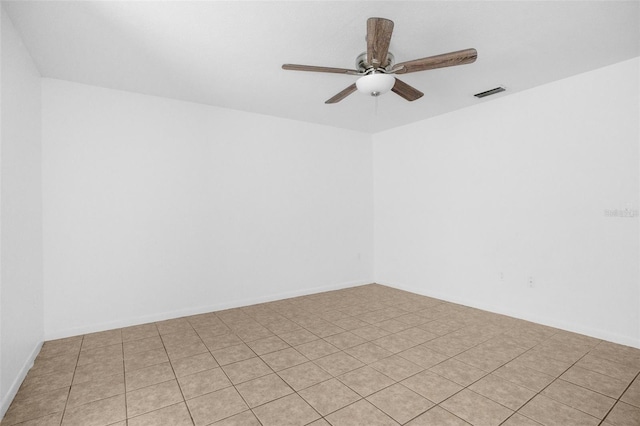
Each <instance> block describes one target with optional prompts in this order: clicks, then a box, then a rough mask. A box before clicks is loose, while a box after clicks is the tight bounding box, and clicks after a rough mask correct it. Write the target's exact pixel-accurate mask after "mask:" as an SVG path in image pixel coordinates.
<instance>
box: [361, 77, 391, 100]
mask: <svg viewBox="0 0 640 426" xmlns="http://www.w3.org/2000/svg"><path fill="white" fill-rule="evenodd" d="M395 83H396V78H395V77H394V76H392V75H390V74H384V73H372V74H368V75H365V76H363V77H360V78H359V79H358V80H357V81H356V87H357V88H358V91H359V92H362V93H364V94H366V95H371V96H380V95H382V94H383V93H387V92H388V91H389V90H391V88H392V87H393V85H394V84H395Z"/></svg>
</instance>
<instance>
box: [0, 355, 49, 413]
mask: <svg viewBox="0 0 640 426" xmlns="http://www.w3.org/2000/svg"><path fill="white" fill-rule="evenodd" d="M40 348H42V342H40V343H38V344H37V345H36V346H35V348H33V351H31V354H30V355H29V357H28V358H27V359H26V361H25V362H24V364H23V366H22V368H21V369H20V371H19V372H18V375H17V376H16V378H15V379H14V380H13V382H12V383H11V386H9V389H8V390H7V393H6V394H4V395H2V400H1V402H0V419H2V418H3V417H4V415H5V413H6V412H7V410H8V409H9V406H10V405H11V401H13V398H15V396H16V394H17V393H18V390H19V389H20V385H22V382H23V381H24V378H25V377H27V373H28V372H29V369H31V367H32V366H33V362H34V361H35V360H36V357H37V356H38V354H39V353H40Z"/></svg>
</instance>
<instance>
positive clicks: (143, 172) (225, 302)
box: [43, 79, 373, 338]
mask: <svg viewBox="0 0 640 426" xmlns="http://www.w3.org/2000/svg"><path fill="white" fill-rule="evenodd" d="M43 135H44V136H43V182H44V186H43V192H44V276H45V292H44V293H45V335H46V336H47V338H52V337H60V336H65V335H72V334H78V333H83V332H86V331H95V330H97V329H101V328H111V327H115V326H121V325H127V324H133V323H138V322H145V321H150V320H156V319H161V318H167V317H172V316H176V315H184V314H191V313H195V312H202V311H210V310H215V309H221V308H225V307H229V306H237V305H242V304H250V303H255V302H259V301H263V300H268V299H272V298H279V297H284V296H290V295H297V294H303V293H309V292H315V291H322V290H324V289H328V288H336V287H341V286H349V285H354V284H362V283H367V282H371V280H372V273H373V272H372V271H373V267H372V258H373V236H372V234H373V233H372V229H373V198H372V196H373V189H372V186H371V181H372V151H371V140H370V137H369V135H366V134H362V133H356V132H352V131H345V130H340V129H335V128H330V127H324V126H318V125H312V124H307V123H302V122H296V121H290V120H283V119H277V118H273V117H267V116H261V115H256V114H248V113H244V112H238V111H232V110H225V109H221V108H215V107H210V106H204V105H198V104H192V103H186V102H180V101H174V100H168V99H163V98H156V97H151V96H145V95H139V94H133V93H127V92H120V91H115V90H108V89H102V88H97V87H92V86H86V85H81V84H76V83H70V82H64V81H59V80H52V79H43Z"/></svg>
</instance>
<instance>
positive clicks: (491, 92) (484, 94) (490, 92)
mask: <svg viewBox="0 0 640 426" xmlns="http://www.w3.org/2000/svg"><path fill="white" fill-rule="evenodd" d="M505 90H506V89H505V88H504V87H496V88H495V89H491V90H487V91H486V92H480V93H476V94H475V95H473V96H475V97H476V98H486V97H487V96H491V95H495V94H496V93H500V92H504V91H505Z"/></svg>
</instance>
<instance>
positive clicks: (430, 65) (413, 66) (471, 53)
mask: <svg viewBox="0 0 640 426" xmlns="http://www.w3.org/2000/svg"><path fill="white" fill-rule="evenodd" d="M477 57H478V52H477V51H476V49H465V50H459V51H457V52H450V53H444V54H442V55H436V56H429V57H428V58H422V59H414V60H413V61H407V62H400V63H399V64H396V65H394V66H393V68H392V69H391V72H392V73H395V74H406V73H410V72H416V71H426V70H432V69H436V68H444V67H453V66H455V65H464V64H470V63H472V62H475V60H476V58H477Z"/></svg>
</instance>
